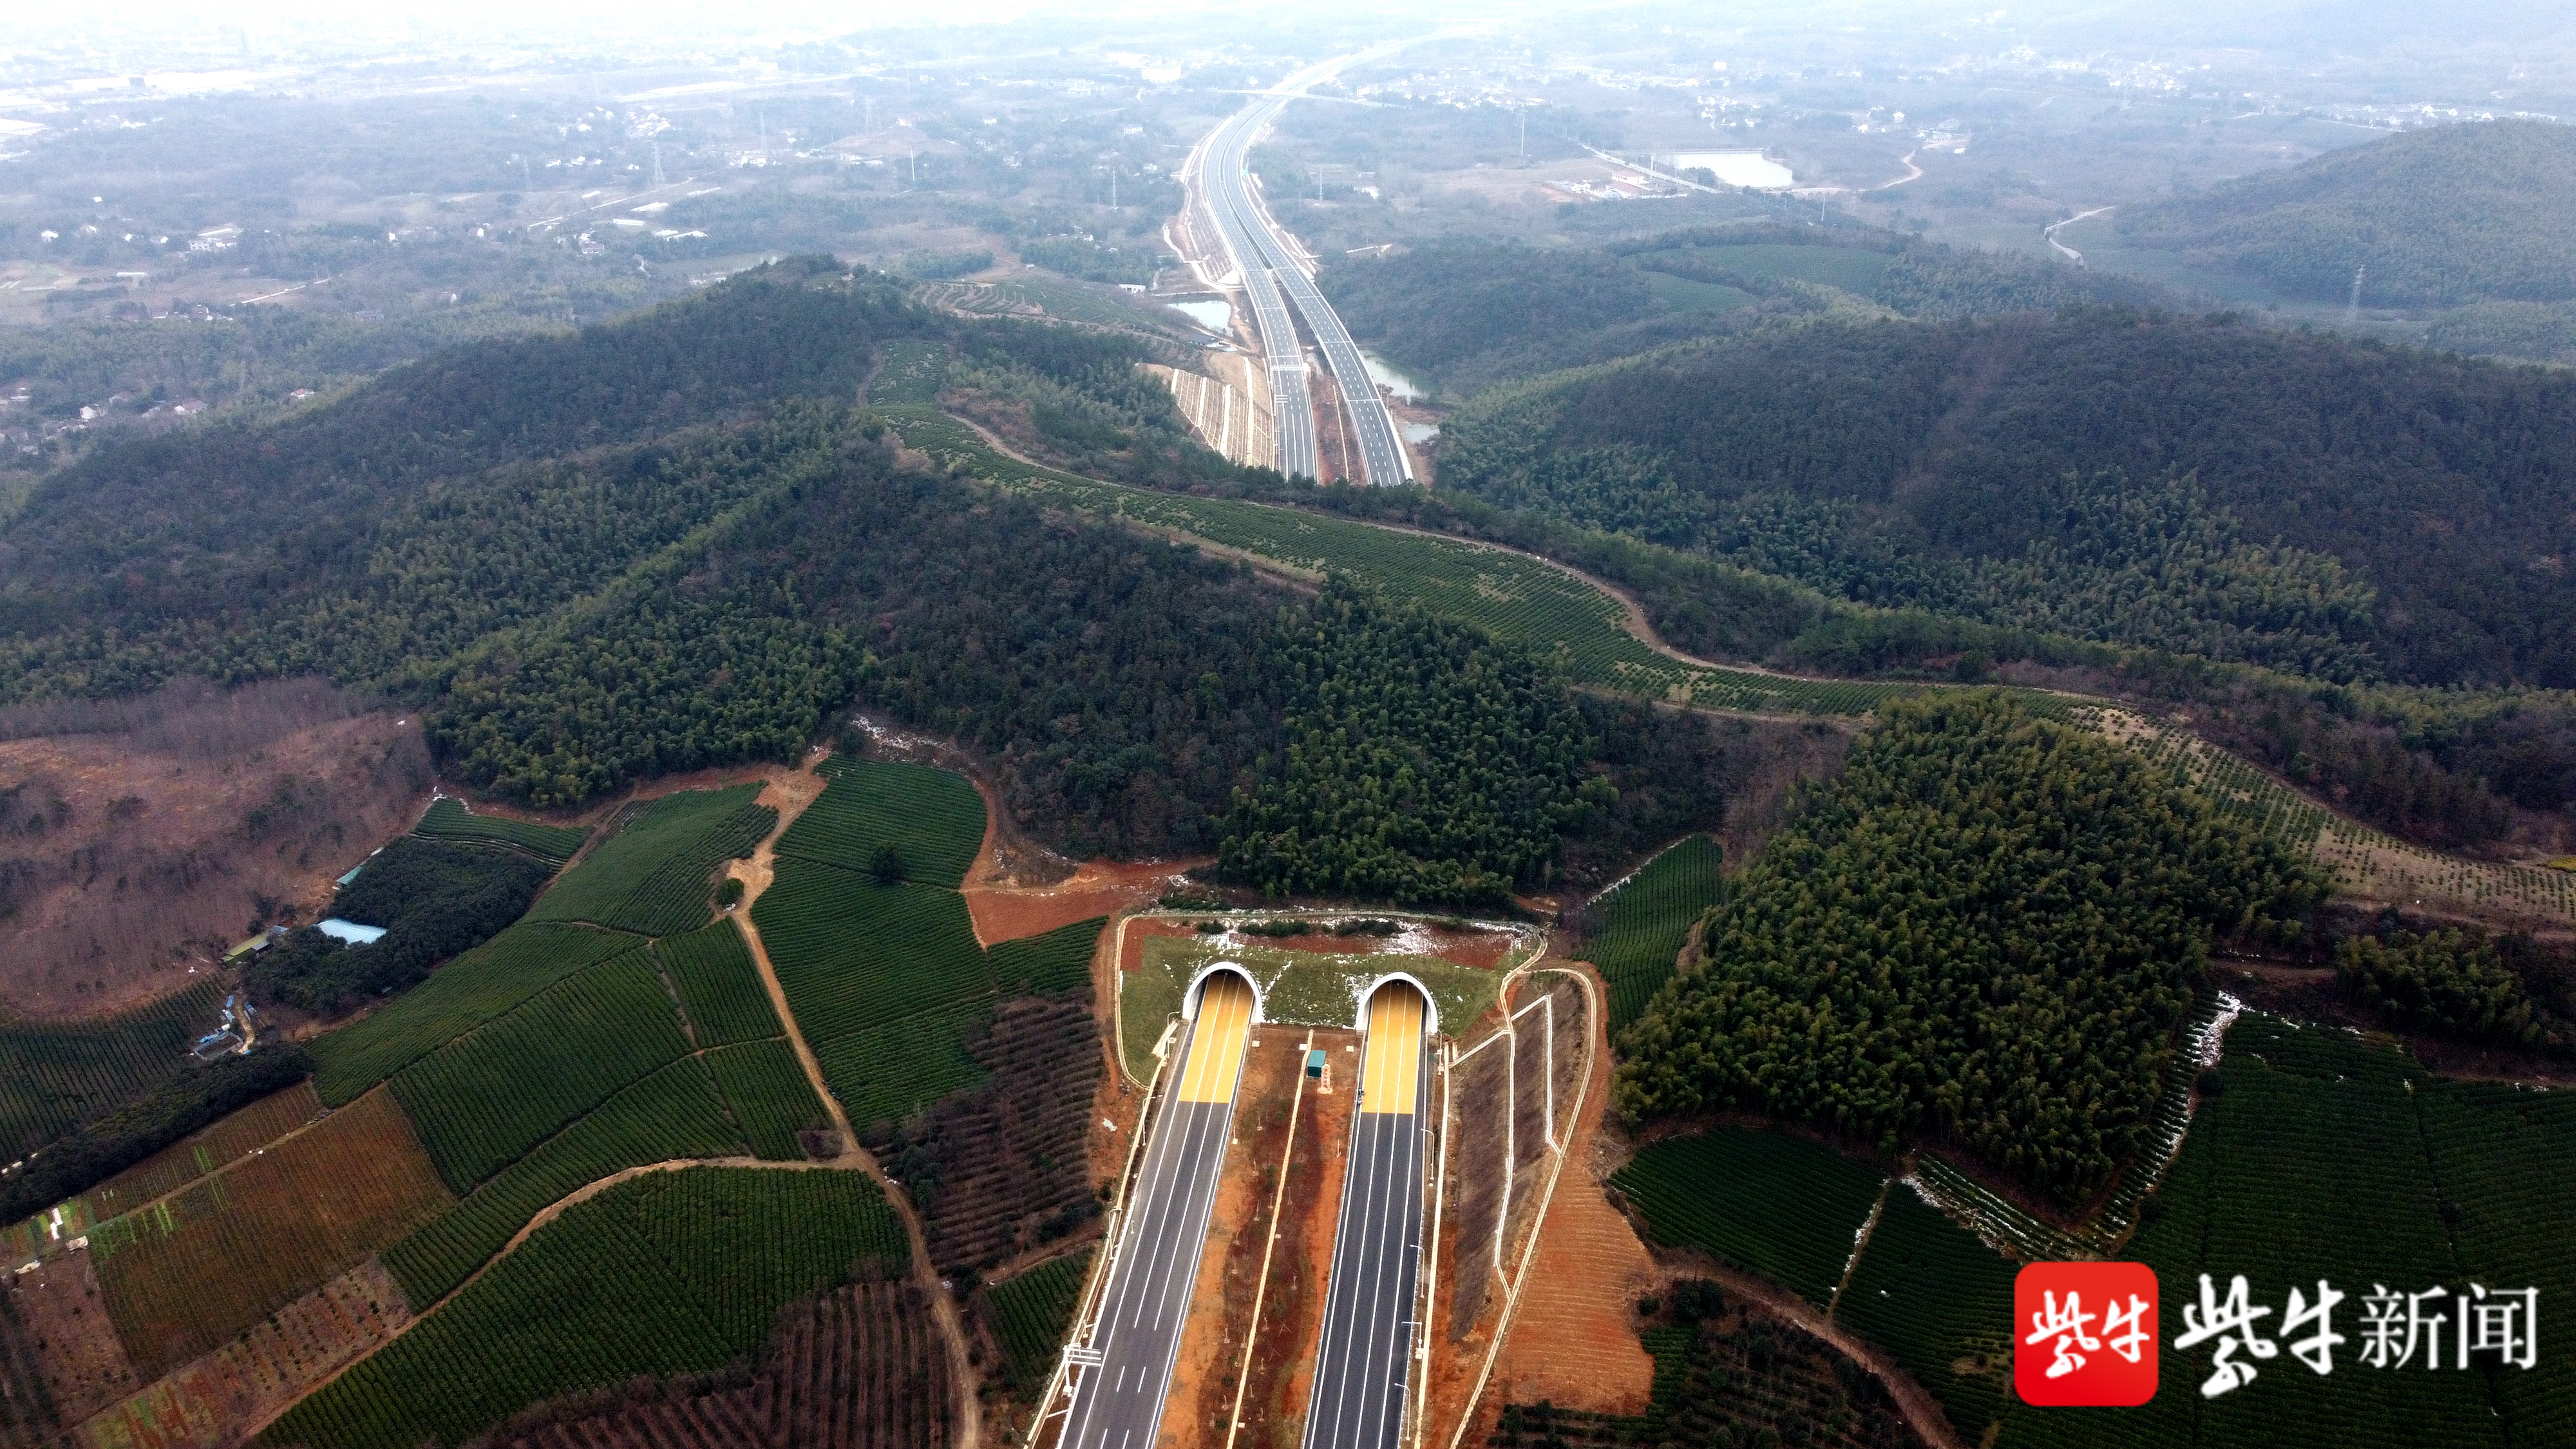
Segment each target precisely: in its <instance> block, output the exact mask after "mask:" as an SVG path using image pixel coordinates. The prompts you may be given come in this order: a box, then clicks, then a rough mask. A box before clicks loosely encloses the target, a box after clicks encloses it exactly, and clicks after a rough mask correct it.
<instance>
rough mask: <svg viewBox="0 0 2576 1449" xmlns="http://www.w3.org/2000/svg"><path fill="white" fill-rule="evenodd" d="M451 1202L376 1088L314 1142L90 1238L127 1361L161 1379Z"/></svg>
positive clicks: (305, 1137) (293, 1141) (308, 1134)
mask: <svg viewBox="0 0 2576 1449" xmlns="http://www.w3.org/2000/svg"><path fill="white" fill-rule="evenodd" d="M454 1200H455V1199H454V1198H453V1197H452V1196H451V1195H450V1194H449V1192H448V1190H447V1187H446V1185H445V1184H444V1183H442V1182H441V1181H440V1180H439V1177H438V1171H437V1169H436V1168H434V1167H432V1166H431V1165H430V1161H429V1156H428V1154H427V1153H425V1152H423V1151H422V1150H421V1147H420V1140H419V1138H418V1137H416V1136H415V1135H413V1132H412V1127H411V1122H410V1120H409V1119H408V1118H406V1117H404V1116H403V1112H402V1108H401V1106H400V1105H399V1104H397V1103H396V1102H395V1101H394V1099H393V1096H392V1094H391V1093H389V1092H387V1091H386V1090H385V1089H384V1088H382V1087H378V1088H377V1089H376V1090H374V1091H372V1092H369V1093H368V1094H367V1095H365V1096H363V1097H360V1098H359V1099H358V1100H357V1101H355V1102H352V1103H351V1104H349V1105H348V1106H346V1107H343V1108H341V1109H340V1110H339V1111H337V1112H334V1113H332V1114H331V1115H330V1116H329V1117H326V1118H324V1119H323V1120H322V1121H321V1123H319V1124H318V1125H316V1126H314V1127H313V1128H312V1129H310V1130H308V1131H305V1132H300V1133H298V1134H296V1135H295V1136H293V1137H290V1138H288V1139H286V1140H285V1141H284V1142H282V1143H280V1144H279V1145H278V1146H277V1147H275V1148H274V1149H272V1150H268V1151H263V1152H260V1153H258V1154H256V1155H254V1156H251V1157H248V1158H244V1159H243V1160H242V1161H240V1162H237V1163H234V1164H233V1165H232V1166H230V1167H228V1168H226V1169H224V1170H223V1171H221V1172H218V1173H215V1174H214V1175H212V1176H210V1177H207V1178H205V1179H204V1180H202V1181H200V1182H197V1183H195V1184H193V1185H191V1186H189V1187H187V1188H185V1189H183V1190H182V1191H180V1192H179V1193H178V1194H177V1195H175V1196H173V1197H169V1198H165V1199H163V1200H161V1201H160V1202H158V1203H155V1204H154V1205H152V1206H151V1207H149V1208H146V1209H145V1210H143V1211H142V1212H140V1213H135V1214H132V1215H130V1216H128V1217H123V1218H119V1219H117V1220H115V1221H114V1222H112V1223H106V1224H102V1225H101V1226H99V1227H97V1228H93V1229H92V1230H91V1232H90V1253H91V1256H93V1257H95V1258H96V1259H97V1260H98V1274H99V1282H100V1286H101V1287H102V1288H103V1289H104V1290H105V1296H106V1299H107V1306H108V1312H109V1314H110V1315H111V1316H112V1317H113V1318H114V1319H115V1322H116V1330H117V1334H118V1336H119V1337H121V1338H122V1339H123V1340H124V1341H125V1346H126V1351H127V1352H128V1353H130V1354H132V1355H133V1357H134V1360H135V1363H136V1364H137V1365H138V1366H139V1367H141V1368H142V1369H143V1371H144V1372H146V1373H151V1374H156V1375H157V1374H163V1373H167V1372H169V1371H170V1370H171V1369H173V1368H175V1367H177V1366H178V1365H180V1364H183V1363H186V1362H187V1361H188V1360H190V1359H192V1358H195V1357H197V1356H198V1355H200V1354H203V1353H206V1352H208V1351H209V1350H212V1349H214V1348H216V1347H217V1346H219V1345H221V1344H224V1343H226V1342H228V1341H230V1340H231V1339H232V1338H233V1337H234V1336H235V1335H236V1334H239V1333H241V1332H242V1331H243V1330H245V1329H247V1328H249V1327H250V1326H251V1325H252V1324H254V1323H257V1322H258V1321H259V1320H260V1319H262V1318H265V1317H267V1316H268V1315H269V1314H270V1313H271V1312H272V1311H274V1310H276V1309H278V1308H281V1307H284V1306H285V1305H286V1304H288V1303H290V1302H293V1301H294V1300H295V1299H296V1298H298V1297H300V1296H302V1295H303V1294H305V1293H307V1292H309V1291H310V1290H312V1289H313V1288H315V1287H318V1286H320V1285H321V1284H322V1283H323V1282H325V1281H326V1280H328V1279H330V1278H331V1277H333V1276H335V1275H336V1274H338V1273H340V1272H342V1271H344V1270H345V1269H347V1268H349V1267H350V1266H351V1265H352V1264H355V1263H356V1262H357V1261H358V1260H360V1259H362V1258H364V1257H366V1256H367V1255H368V1254H370V1253H373V1252H375V1251H376V1250H377V1249H379V1248H381V1247H383V1246H385V1245H386V1244H387V1243H390V1242H392V1241H394V1240H395V1239H396V1238H399V1237H401V1236H402V1235H403V1234H404V1233H406V1232H408V1231H410V1230H411V1229H412V1228H413V1227H415V1226H417V1225H419V1224H420V1223H421V1222H422V1221H423V1220H425V1219H426V1218H428V1217H429V1216H430V1215H431V1214H433V1213H435V1212H437V1211H438V1210H439V1209H441V1208H444V1207H446V1206H447V1205H448V1204H449V1203H451V1202H453V1201H454Z"/></svg>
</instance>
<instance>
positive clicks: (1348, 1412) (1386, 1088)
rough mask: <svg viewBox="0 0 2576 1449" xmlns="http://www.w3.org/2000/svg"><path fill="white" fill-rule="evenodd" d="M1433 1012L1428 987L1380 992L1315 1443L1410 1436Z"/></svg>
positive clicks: (1312, 1427) (1373, 1442)
mask: <svg viewBox="0 0 2576 1449" xmlns="http://www.w3.org/2000/svg"><path fill="white" fill-rule="evenodd" d="M1423 1016H1424V1012H1423V1001H1422V996H1421V993H1419V992H1417V991H1415V990H1414V989H1413V988H1412V987H1410V986H1408V985H1405V984H1404V983H1402V982H1391V983H1389V984H1388V985H1385V986H1382V987H1380V988H1378V992H1377V994H1376V995H1375V996H1373V997H1371V998H1369V1016H1368V1045H1367V1046H1366V1048H1365V1049H1364V1055H1363V1056H1362V1058H1361V1066H1360V1100H1359V1111H1358V1112H1357V1114H1355V1115H1354V1117H1353V1118H1352V1122H1351V1157H1350V1170H1349V1172H1348V1173H1347V1174H1346V1175H1345V1176H1344V1178H1343V1180H1342V1214H1341V1224H1340V1226H1339V1227H1338V1228H1336V1229H1335V1230H1334V1236H1333V1267H1332V1277H1331V1279H1330V1280H1329V1282H1328V1283H1327V1284H1326V1286H1325V1290H1324V1337H1323V1343H1322V1345H1321V1347H1319V1348H1318V1349H1317V1350H1316V1355H1315V1392H1314V1397H1313V1399H1312V1400H1310V1401H1309V1403H1308V1405H1307V1408H1306V1439H1305V1449H1396V1446H1397V1444H1398V1443H1399V1441H1400V1440H1401V1438H1402V1436H1403V1432H1404V1401H1405V1380H1406V1376H1407V1373H1408V1372H1409V1371H1410V1369H1411V1368H1412V1365H1413V1335H1414V1329H1415V1324H1414V1321H1413V1309H1414V1288H1415V1285H1416V1283H1417V1281H1418V1279H1419V1275H1420V1272H1421V1267H1422V1132H1423V1124H1424V1121H1425V1117H1426V1114H1427V1112H1428V1102H1429V1093H1430V1078H1431V1074H1430V1072H1429V1071H1428V1070H1427V1069H1426V1063H1425V1060H1424V1056H1423V1039H1422V1027H1423Z"/></svg>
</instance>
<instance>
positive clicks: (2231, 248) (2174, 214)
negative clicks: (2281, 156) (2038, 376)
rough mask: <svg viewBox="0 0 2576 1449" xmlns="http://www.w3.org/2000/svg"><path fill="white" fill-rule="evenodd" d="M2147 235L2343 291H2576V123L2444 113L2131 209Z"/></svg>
mask: <svg viewBox="0 0 2576 1449" xmlns="http://www.w3.org/2000/svg"><path fill="white" fill-rule="evenodd" d="M2120 229H2121V230H2122V231H2123V232H2125V233H2126V234H2127V235H2128V237H2129V239H2130V240H2131V241H2132V242H2134V243H2135V244H2137V245H2139V246H2146V247H2157V248H2163V249H2168V250H2175V251H2181V252H2184V253H2187V254H2188V255H2190V256H2192V257H2194V258H2195V259H2197V260H2200V261H2203V262H2208V263H2212V264H2216V265H2219V266H2225V267H2230V268H2233V269H2235V270H2238V271H2242V272H2245V273H2248V274H2250V275H2253V276H2256V277H2260V278H2262V279H2263V280H2264V281H2267V282H2269V283H2271V284H2272V285H2273V286H2275V287H2278V288H2280V289H2281V290H2282V291H2284V292H2287V293H2289V294H2290V295H2292V296H2297V297H2308V298H2313V299H2316V300H2319V301H2329V302H2339V301H2342V300H2343V299H2344V298H2345V297H2346V296H2347V295H2349V293H2350V289H2351V286H2352V279H2353V272H2354V270H2355V269H2357V268H2360V267H2364V266H2367V267H2368V268H2369V269H2370V273H2369V276H2368V277H2367V278H2366V279H2365V283H2364V287H2363V299H2364V301H2365V302H2369V303H2374V304H2377V305H2381V306H2388V305H2398V306H2455V305H2459V304H2462V303H2469V302H2485V301H2522V302H2556V301H2566V300H2569V299H2576V127H2570V126H2563V125H2558V124H2555V123H2553V122H2545V121H2492V122H2487V123H2484V124H2475V125H2456V126H2437V127H2434V128H2432V129H2430V130H2423V131H2410V132H2407V133H2405V134H2403V135H2397V136H2391V137H2389V138H2387V139H2386V140H2382V141H2373V142H2370V143H2369V144H2367V145H2363V146H2355V147H2352V148H2351V149H2349V150H2343V151H2336V152H2333V153H2331V154H2328V155H2325V156H2320V157H2318V158H2317V159H2316V160H2313V161H2310V162H2307V163H2305V164H2304V165H2299V166H2293V167H2290V168H2289V169H2287V170H2284V171H2274V172H2265V173H2262V174H2259V175H2255V176H2248V177H2244V178H2241V179H2239V180H2237V181H2234V182H2231V183H2228V184H2226V185H2223V186H2219V187H2216V188H2213V189H2212V190H2210V191H2209V192H2207V193H2206V194H2203V195H2200V196H2190V197H2183V198H2180V199H2178V200H2174V201H2168V202H2163V203H2160V204H2157V205H2154V206H2146V207H2140V208H2138V209H2136V210H2134V211H2124V212H2123V213H2122V214H2121V216H2120Z"/></svg>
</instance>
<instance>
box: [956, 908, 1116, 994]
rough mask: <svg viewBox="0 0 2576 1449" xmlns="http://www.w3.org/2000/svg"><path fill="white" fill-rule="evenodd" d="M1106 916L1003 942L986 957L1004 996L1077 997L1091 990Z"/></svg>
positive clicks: (1106, 922)
mask: <svg viewBox="0 0 2576 1449" xmlns="http://www.w3.org/2000/svg"><path fill="white" fill-rule="evenodd" d="M1108 925H1109V918H1108V917H1107V916H1094V917H1092V918H1091V919H1089V920H1087V921H1076V922H1074V923H1073V924H1072V925H1070V926H1059V927H1057V928H1056V929H1054V930H1052V931H1049V932H1047V933H1046V934H1045V935H1042V936H1026V937H1023V938H1021V939H1019V940H1017V941H1003V942H1000V943H998V944H996V945H994V946H993V947H992V948H991V949H990V950H988V951H986V952H985V955H986V957H987V958H988V959H990V960H991V961H992V963H993V983H994V985H996V986H997V987H999V988H1000V989H1001V992H1002V994H1003V995H1004V996H1024V995H1025V996H1055V997H1064V996H1078V995H1081V994H1082V993H1084V992H1086V991H1088V990H1089V989H1090V987H1091V957H1092V954H1093V953H1094V952H1095V951H1097V950H1098V949H1099V948H1100V933H1101V931H1102V930H1104V929H1106V928H1107V927H1108Z"/></svg>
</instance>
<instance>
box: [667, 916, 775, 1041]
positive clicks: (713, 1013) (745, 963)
mask: <svg viewBox="0 0 2576 1449" xmlns="http://www.w3.org/2000/svg"><path fill="white" fill-rule="evenodd" d="M653 954H654V955H656V956H658V957H660V958H661V961H662V969H663V970H664V971H666V972H668V973H670V977H671V984H672V985H673V986H674V987H677V988H678V989H679V993H680V1009H681V1010H682V1011H685V1012H687V1013H688V1017H689V1026H690V1028H691V1029H692V1030H693V1031H694V1032H695V1033H696V1035H697V1039H698V1045H699V1046H700V1047H716V1046H723V1045H725V1044H726V1043H728V1042H738V1041H760V1040H762V1039H764V1038H766V1037H773V1036H780V1035H784V1034H785V1032H786V1030H787V1028H785V1027H784V1026H781V1025H779V1022H778V1008H776V1007H774V1006H772V1005H770V1002H769V989H768V988H767V987H765V986H763V985H762V984H761V981H760V968H759V967H758V966H757V965H754V964H753V962H752V959H751V948H750V947H748V946H746V945H744V944H743V940H742V928H741V927H739V926H737V925H735V924H734V923H733V921H732V920H731V919H730V918H728V919H725V920H720V921H718V922H716V923H715V924H714V925H711V926H708V927H706V928H705V929H703V930H697V931H691V932H689V933H688V934H687V935H685V936H665V937H663V938H662V939H661V940H659V941H656V942H654V943H653Z"/></svg>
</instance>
